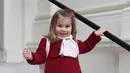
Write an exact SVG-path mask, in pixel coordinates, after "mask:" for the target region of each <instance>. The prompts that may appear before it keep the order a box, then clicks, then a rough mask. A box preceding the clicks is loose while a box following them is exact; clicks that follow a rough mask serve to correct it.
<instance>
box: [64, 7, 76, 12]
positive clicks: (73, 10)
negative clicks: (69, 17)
mask: <svg viewBox="0 0 130 73" xmlns="http://www.w3.org/2000/svg"><path fill="white" fill-rule="evenodd" d="M63 10H70V11H72V12H74V10H72V9H69V8H64V9H63Z"/></svg>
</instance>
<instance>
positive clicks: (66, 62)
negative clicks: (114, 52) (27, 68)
mask: <svg viewBox="0 0 130 73" xmlns="http://www.w3.org/2000/svg"><path fill="white" fill-rule="evenodd" d="M105 31H106V30H105V29H104V28H100V29H99V30H97V31H93V32H92V33H91V34H90V36H89V37H88V39H87V40H85V41H80V40H77V39H76V33H77V30H76V22H75V18H74V13H73V11H72V10H70V9H64V10H59V11H57V12H56V13H55V14H54V15H53V17H52V20H51V24H50V29H49V33H48V35H47V36H44V37H43V38H42V39H41V42H40V43H39V46H38V49H37V51H36V52H35V53H34V52H31V51H30V50H29V49H24V52H23V53H24V58H25V59H26V60H27V62H28V63H29V64H32V65H38V64H42V63H45V62H46V63H45V71H44V73H82V72H81V69H80V65H79V60H78V55H79V54H85V53H87V52H89V51H91V50H92V49H93V48H94V47H95V45H96V44H97V43H98V42H99V41H100V40H101V38H100V36H103V33H104V32H105ZM47 39H48V40H49V41H50V48H49V49H50V50H49V53H48V55H47V52H46V41H47Z"/></svg>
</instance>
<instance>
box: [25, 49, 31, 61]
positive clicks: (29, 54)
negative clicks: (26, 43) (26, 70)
mask: <svg viewBox="0 0 130 73" xmlns="http://www.w3.org/2000/svg"><path fill="white" fill-rule="evenodd" d="M23 56H24V58H25V59H27V60H33V56H32V53H31V51H30V50H29V49H27V48H24V50H23Z"/></svg>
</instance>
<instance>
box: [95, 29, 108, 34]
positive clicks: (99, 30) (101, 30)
mask: <svg viewBox="0 0 130 73" xmlns="http://www.w3.org/2000/svg"><path fill="white" fill-rule="evenodd" d="M105 31H107V30H106V29H105V28H103V27H101V28H99V29H98V30H97V31H95V34H96V35H97V36H104V34H103V33H104V32H105Z"/></svg>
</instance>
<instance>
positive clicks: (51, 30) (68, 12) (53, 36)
mask: <svg viewBox="0 0 130 73" xmlns="http://www.w3.org/2000/svg"><path fill="white" fill-rule="evenodd" d="M59 16H63V17H70V18H71V24H72V30H71V34H72V36H73V39H74V40H75V41H76V33H77V30H76V21H75V18H74V12H73V11H72V10H70V9H64V10H58V11H57V12H56V13H55V14H54V15H53V16H52V19H51V23H50V28H49V33H48V35H47V36H46V37H47V38H48V39H49V40H50V41H51V42H56V41H57V40H58V38H57V36H56V34H55V29H56V24H57V20H58V18H59Z"/></svg>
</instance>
